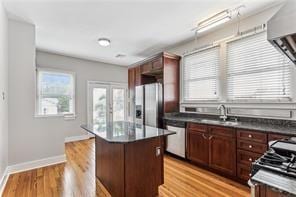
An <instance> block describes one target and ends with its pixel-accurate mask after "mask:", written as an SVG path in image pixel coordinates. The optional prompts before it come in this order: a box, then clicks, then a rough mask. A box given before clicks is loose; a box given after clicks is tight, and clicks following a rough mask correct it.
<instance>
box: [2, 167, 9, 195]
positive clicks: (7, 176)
mask: <svg viewBox="0 0 296 197" xmlns="http://www.w3.org/2000/svg"><path fill="white" fill-rule="evenodd" d="M7 172H8V167H6V168H5V170H4V173H3V176H2V177H1V179H0V196H2V193H3V192H4V189H5V186H6V183H7V181H8V178H9V174H8V173H7Z"/></svg>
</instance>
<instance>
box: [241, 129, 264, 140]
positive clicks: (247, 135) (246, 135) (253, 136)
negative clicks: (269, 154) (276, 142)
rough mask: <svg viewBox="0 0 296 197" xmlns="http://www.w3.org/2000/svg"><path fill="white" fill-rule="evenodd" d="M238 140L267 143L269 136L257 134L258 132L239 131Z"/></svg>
mask: <svg viewBox="0 0 296 197" xmlns="http://www.w3.org/2000/svg"><path fill="white" fill-rule="evenodd" d="M237 139H238V140H248V141H252V142H258V143H267V134H265V133H260V132H256V131H248V130H241V129H239V130H237Z"/></svg>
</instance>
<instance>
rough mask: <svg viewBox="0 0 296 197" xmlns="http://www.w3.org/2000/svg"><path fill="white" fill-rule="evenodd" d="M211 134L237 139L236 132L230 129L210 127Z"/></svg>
mask: <svg viewBox="0 0 296 197" xmlns="http://www.w3.org/2000/svg"><path fill="white" fill-rule="evenodd" d="M209 132H210V134H213V135H218V136H225V137H235V130H234V129H233V128H228V127H216V126H209Z"/></svg>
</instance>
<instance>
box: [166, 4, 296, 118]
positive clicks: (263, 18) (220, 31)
mask: <svg viewBox="0 0 296 197" xmlns="http://www.w3.org/2000/svg"><path fill="white" fill-rule="evenodd" d="M280 7H281V5H278V6H274V7H272V8H269V9H266V10H264V11H262V12H260V13H259V14H257V15H253V16H250V17H247V18H245V19H243V20H242V21H241V23H240V31H246V30H249V29H251V28H254V27H256V26H258V25H261V24H264V23H266V22H267V21H268V20H269V19H270V18H271V17H272V16H273V15H274V14H275V13H276V12H277V11H278V10H279V9H280ZM267 28H268V27H267ZM237 30H238V29H237V22H233V23H230V24H227V25H225V26H223V25H222V26H221V27H220V28H217V29H214V30H212V31H210V32H205V34H204V35H201V36H199V37H198V38H197V39H196V40H192V41H189V42H185V43H182V44H178V45H176V46H174V47H172V48H170V49H168V51H169V52H172V53H175V54H178V55H181V56H182V55H184V53H188V52H190V51H193V50H194V49H198V48H202V47H204V46H206V45H210V44H212V43H213V42H216V41H221V40H223V39H225V38H228V37H231V36H234V35H236V33H237ZM192 34H193V33H192ZM222 66H225V65H222ZM292 72H294V73H295V72H296V70H295V67H293V70H292ZM292 80H295V79H292ZM292 84H295V83H292ZM222 85H223V84H222ZM293 95H295V91H294V92H293ZM294 97H295V96H294ZM223 104H225V105H226V106H227V107H230V108H231V107H241V108H267V109H271V108H277V109H285V110H287V111H291V109H294V108H295V106H294V105H293V104H290V103H285V104H284V103H282V104H276V105H274V104H262V103H259V104H248V103H244V104H239V103H238V104H236V103H223ZM186 105H187V104H181V109H180V110H181V111H182V109H183V107H184V106H186ZM188 105H189V104H188ZM188 105H187V106H188ZM191 106H194V107H214V108H216V106H217V103H213V104H209V103H197V104H192V105H191ZM273 113H274V112H273ZM236 115H239V114H236ZM266 117H269V116H268V115H266ZM291 119H296V111H295V110H293V116H292V118H291Z"/></svg>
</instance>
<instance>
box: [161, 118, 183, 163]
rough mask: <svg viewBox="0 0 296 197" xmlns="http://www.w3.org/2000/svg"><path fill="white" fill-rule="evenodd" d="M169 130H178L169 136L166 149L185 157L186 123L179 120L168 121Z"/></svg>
mask: <svg viewBox="0 0 296 197" xmlns="http://www.w3.org/2000/svg"><path fill="white" fill-rule="evenodd" d="M166 126H167V130H169V131H174V132H176V134H175V135H171V136H168V137H167V147H166V151H167V152H169V153H172V154H174V155H177V156H180V157H183V158H185V147H186V145H185V144H186V137H185V123H184V122H178V121H167V122H166Z"/></svg>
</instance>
